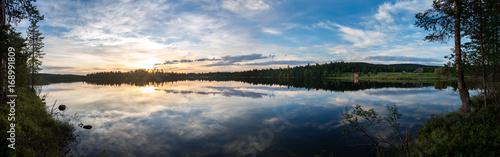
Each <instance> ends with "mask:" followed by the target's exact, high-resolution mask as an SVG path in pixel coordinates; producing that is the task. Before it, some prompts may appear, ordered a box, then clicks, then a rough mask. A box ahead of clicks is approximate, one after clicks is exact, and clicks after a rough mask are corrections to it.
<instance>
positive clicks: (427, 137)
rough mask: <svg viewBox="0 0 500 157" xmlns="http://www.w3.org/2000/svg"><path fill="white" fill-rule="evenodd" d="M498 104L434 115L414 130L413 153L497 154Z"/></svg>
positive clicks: (499, 144)
mask: <svg viewBox="0 0 500 157" xmlns="http://www.w3.org/2000/svg"><path fill="white" fill-rule="evenodd" d="M499 112H500V105H489V106H487V107H484V108H482V109H480V110H479V111H477V112H475V113H471V114H462V113H458V112H453V113H448V114H441V115H433V116H431V119H430V120H428V121H427V122H426V123H425V124H424V126H423V127H422V129H419V130H418V131H417V133H418V135H417V141H416V142H415V143H414V144H413V148H414V149H413V152H412V155H413V156H499V155H500V149H499V148H500V114H498V113H499Z"/></svg>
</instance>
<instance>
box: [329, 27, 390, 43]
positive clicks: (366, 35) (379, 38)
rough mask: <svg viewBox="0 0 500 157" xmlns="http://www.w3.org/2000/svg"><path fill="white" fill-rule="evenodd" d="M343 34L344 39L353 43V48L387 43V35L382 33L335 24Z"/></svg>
mask: <svg viewBox="0 0 500 157" xmlns="http://www.w3.org/2000/svg"><path fill="white" fill-rule="evenodd" d="M333 25H334V26H336V27H338V28H339V31H341V32H342V34H341V36H342V39H344V40H347V41H349V42H351V43H353V47H360V48H366V47H371V46H377V45H382V44H385V43H386V41H387V40H386V37H387V34H386V33H383V32H380V31H368V30H361V29H354V28H350V27H346V26H342V25H339V24H333Z"/></svg>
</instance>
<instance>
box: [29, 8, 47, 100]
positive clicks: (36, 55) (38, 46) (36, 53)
mask: <svg viewBox="0 0 500 157" xmlns="http://www.w3.org/2000/svg"><path fill="white" fill-rule="evenodd" d="M40 20H43V17H39V18H32V19H30V22H31V25H30V26H29V28H28V31H27V32H26V33H27V35H28V37H27V39H26V40H27V45H26V52H27V53H28V54H29V56H30V58H29V59H28V65H29V69H30V72H31V89H32V90H34V87H33V86H34V84H35V74H36V73H38V72H39V71H40V70H42V68H40V66H41V65H42V61H41V60H40V59H42V58H43V55H45V53H43V51H42V48H43V46H44V44H43V42H42V40H43V39H44V37H42V33H41V32H40V30H38V27H40V26H38V25H37V23H38V22H39V21H40Z"/></svg>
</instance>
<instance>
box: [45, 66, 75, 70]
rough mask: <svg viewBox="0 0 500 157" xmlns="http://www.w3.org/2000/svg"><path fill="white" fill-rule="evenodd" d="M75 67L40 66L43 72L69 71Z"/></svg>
mask: <svg viewBox="0 0 500 157" xmlns="http://www.w3.org/2000/svg"><path fill="white" fill-rule="evenodd" d="M74 68H75V67H60V66H42V69H44V70H70V69H74Z"/></svg>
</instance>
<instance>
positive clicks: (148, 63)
mask: <svg viewBox="0 0 500 157" xmlns="http://www.w3.org/2000/svg"><path fill="white" fill-rule="evenodd" d="M158 62H159V61H158V60H155V59H149V60H145V61H138V62H135V63H133V64H132V65H131V66H132V68H134V69H148V70H149V69H154V68H156V67H155V63H158Z"/></svg>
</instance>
